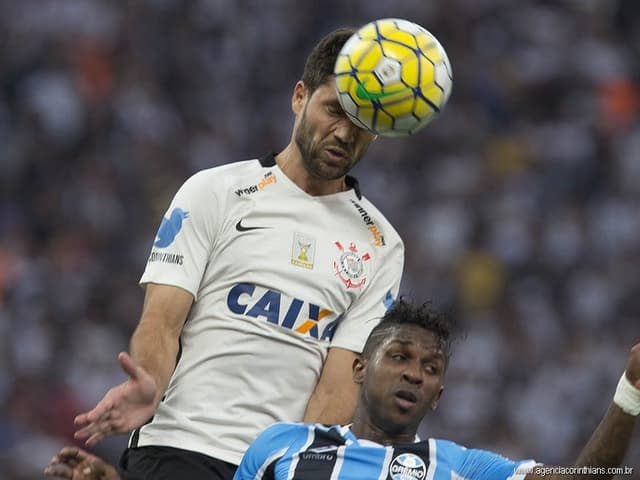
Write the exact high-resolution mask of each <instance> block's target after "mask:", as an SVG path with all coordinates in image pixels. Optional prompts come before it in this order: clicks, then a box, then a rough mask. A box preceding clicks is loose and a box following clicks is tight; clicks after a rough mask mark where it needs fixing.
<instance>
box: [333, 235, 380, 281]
mask: <svg viewBox="0 0 640 480" xmlns="http://www.w3.org/2000/svg"><path fill="white" fill-rule="evenodd" d="M334 245H335V246H336V247H338V250H339V253H338V256H337V257H336V259H335V260H334V261H333V269H334V270H335V272H336V275H337V276H338V278H339V279H340V280H342V283H343V284H344V286H345V287H347V288H360V287H362V286H363V285H364V284H365V283H366V282H367V266H366V264H367V262H369V260H371V255H369V253H368V252H365V253H363V254H360V253H359V252H358V248H357V247H356V245H355V244H354V243H350V244H349V247H348V248H346V249H345V248H344V246H343V245H342V244H341V243H340V242H338V241H335V242H334Z"/></svg>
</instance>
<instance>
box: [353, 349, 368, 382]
mask: <svg viewBox="0 0 640 480" xmlns="http://www.w3.org/2000/svg"><path fill="white" fill-rule="evenodd" d="M366 368H367V361H366V359H365V358H364V357H363V356H362V355H356V358H354V359H353V365H352V366H351V370H352V378H353V383H355V384H356V385H362V384H363V383H364V374H365V370H366Z"/></svg>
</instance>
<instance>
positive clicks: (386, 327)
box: [362, 297, 456, 365]
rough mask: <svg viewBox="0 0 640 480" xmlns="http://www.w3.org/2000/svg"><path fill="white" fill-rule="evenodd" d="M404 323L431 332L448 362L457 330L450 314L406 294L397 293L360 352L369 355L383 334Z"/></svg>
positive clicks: (388, 334)
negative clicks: (412, 298) (397, 295)
mask: <svg viewBox="0 0 640 480" xmlns="http://www.w3.org/2000/svg"><path fill="white" fill-rule="evenodd" d="M405 325H416V326H418V327H421V328H424V329H425V330H428V331H430V332H432V333H433V334H434V335H435V336H436V338H437V339H438V341H439V342H440V347H441V348H442V351H443V353H444V355H445V361H446V364H447V365H448V364H449V358H450V356H451V346H452V343H453V341H454V340H455V333H456V325H455V322H454V320H453V317H452V316H451V315H449V314H447V313H444V312H440V311H437V310H435V309H434V308H433V307H432V305H431V302H426V303H423V304H422V305H417V304H414V303H412V302H411V301H409V300H407V299H406V298H405V297H399V298H398V300H396V301H395V302H394V303H393V305H392V306H391V308H390V309H389V310H388V311H387V313H385V315H384V317H382V320H381V321H380V323H379V324H378V325H376V326H375V327H374V329H373V330H372V331H371V334H370V335H369V338H368V339H367V342H366V343H365V345H364V349H363V351H362V356H363V357H365V358H369V357H371V355H373V353H374V352H375V351H376V350H377V349H378V347H379V346H380V345H381V344H382V342H383V340H384V339H385V338H388V337H390V336H391V335H393V333H394V331H395V330H396V329H398V328H401V327H403V326H405Z"/></svg>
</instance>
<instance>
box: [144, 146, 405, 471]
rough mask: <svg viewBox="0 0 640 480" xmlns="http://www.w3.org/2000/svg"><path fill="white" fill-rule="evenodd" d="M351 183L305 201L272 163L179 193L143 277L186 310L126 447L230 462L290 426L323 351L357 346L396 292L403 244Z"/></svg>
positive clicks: (240, 167)
mask: <svg viewBox="0 0 640 480" xmlns="http://www.w3.org/2000/svg"><path fill="white" fill-rule="evenodd" d="M350 180H351V181H352V185H351V186H352V187H353V188H352V189H351V190H348V191H346V192H341V193H337V194H333V195H326V196H320V197H314V196H311V195H308V194H307V193H306V192H304V191H303V190H301V189H300V188H299V187H298V186H297V185H295V184H294V183H293V182H292V181H291V180H290V179H289V178H288V177H287V176H286V175H284V173H283V172H282V170H280V168H279V167H278V166H277V165H276V164H275V160H274V157H273V155H270V156H268V157H266V158H264V159H262V160H249V161H244V162H238V163H233V164H228V165H224V166H220V167H216V168H212V169H209V170H204V171H201V172H199V173H197V174H195V175H194V176H193V177H191V178H190V179H189V180H187V181H186V182H185V184H184V185H183V186H182V187H181V188H180V190H179V191H178V193H177V194H176V196H175V197H174V199H173V201H172V203H171V205H170V207H169V210H168V212H167V214H166V216H165V218H164V219H163V221H162V224H161V225H160V228H159V230H158V234H157V236H156V239H155V242H154V246H153V249H152V251H151V255H150V256H149V260H148V263H147V267H146V270H145V272H144V274H143V276H142V279H141V283H142V284H145V283H159V284H165V285H174V286H177V287H181V288H183V289H185V290H187V291H189V292H191V293H192V294H193V296H194V298H195V303H194V304H193V307H192V309H191V312H190V313H189V317H188V319H187V321H186V323H185V325H184V328H183V331H182V334H181V337H180V342H181V354H180V357H179V361H178V363H177V366H176V369H175V372H174V374H173V376H172V378H171V381H170V383H169V387H168V389H167V391H166V395H165V398H164V399H163V401H162V402H161V403H160V405H159V407H158V410H157V412H156V415H155V416H154V418H153V420H152V421H151V423H149V424H147V425H145V426H143V427H142V428H141V429H140V431H139V432H136V433H134V435H133V436H132V445H136V444H137V445H138V446H144V445H164V446H170V447H175V448H181V449H186V450H193V451H197V452H201V453H204V454H206V455H210V456H212V457H215V458H218V459H221V460H224V461H227V462H231V463H234V464H238V463H240V460H241V458H242V455H243V453H244V451H245V450H246V449H247V447H248V446H249V444H250V443H251V442H252V441H253V440H254V439H255V438H256V437H257V436H258V434H259V433H260V432H261V431H262V430H264V429H265V428H266V427H267V426H269V425H271V424H272V423H274V422H276V421H301V420H302V418H303V415H304V411H305V407H306V404H307V401H308V399H309V396H310V394H311V392H312V391H313V389H314V387H315V385H316V383H317V380H318V378H319V376H320V372H321V369H322V365H323V362H324V359H325V357H326V355H327V350H328V348H329V347H340V348H344V349H348V350H353V351H356V352H359V351H361V349H362V347H363V346H364V342H365V340H366V338H367V336H368V335H369V332H370V331H371V329H372V328H373V327H374V326H375V325H376V324H377V320H379V319H380V318H381V317H382V315H383V314H384V312H385V311H386V309H387V308H388V307H389V305H390V304H391V302H392V300H393V299H394V298H395V297H396V296H397V294H398V288H399V284H400V277H401V275H402V268H403V262H404V247H403V244H402V241H401V239H400V237H399V236H398V234H397V233H396V231H395V230H394V229H393V227H392V226H391V225H390V224H389V222H388V221H387V220H386V219H385V218H384V217H383V216H382V214H381V213H380V212H379V211H378V210H377V209H376V208H375V207H374V206H373V205H372V204H371V203H370V202H369V201H368V200H366V199H365V198H364V197H361V196H360V194H359V190H358V186H357V183H356V182H355V181H354V180H353V179H350ZM344 368H351V365H345V366H344Z"/></svg>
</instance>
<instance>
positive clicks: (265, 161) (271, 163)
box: [260, 152, 362, 200]
mask: <svg viewBox="0 0 640 480" xmlns="http://www.w3.org/2000/svg"><path fill="white" fill-rule="evenodd" d="M260 165H262V166H263V167H275V165H276V156H275V154H274V153H273V152H271V153H269V154H267V155H265V156H264V157H262V158H260ZM344 183H345V184H346V185H347V187H349V188H353V191H354V192H355V194H356V197H358V200H362V192H361V191H360V183H359V182H358V179H357V178H356V177H352V176H351V175H347V176H346V177H345V179H344Z"/></svg>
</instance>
